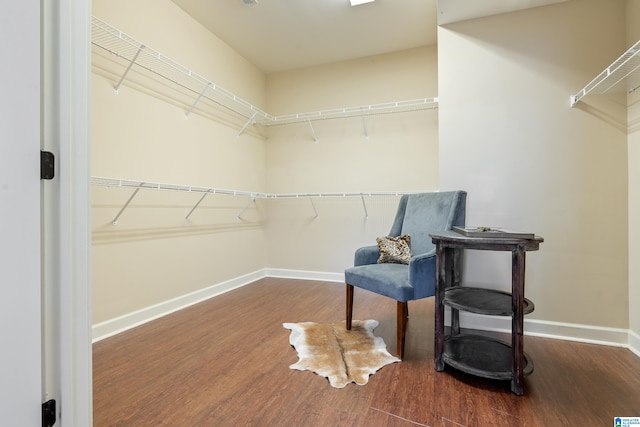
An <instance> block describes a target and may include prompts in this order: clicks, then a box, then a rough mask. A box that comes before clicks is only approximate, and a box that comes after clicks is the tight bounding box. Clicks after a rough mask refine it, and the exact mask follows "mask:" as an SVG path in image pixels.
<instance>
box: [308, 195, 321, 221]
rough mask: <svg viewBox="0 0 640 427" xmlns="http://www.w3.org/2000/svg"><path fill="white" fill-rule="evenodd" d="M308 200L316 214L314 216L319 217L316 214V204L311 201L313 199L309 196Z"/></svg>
mask: <svg viewBox="0 0 640 427" xmlns="http://www.w3.org/2000/svg"><path fill="white" fill-rule="evenodd" d="M309 201H310V202H311V207H312V208H313V212H315V214H316V218H319V217H320V215H319V214H318V209H316V204H315V203H313V199H312V198H311V197H309Z"/></svg>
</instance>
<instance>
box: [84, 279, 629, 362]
mask: <svg viewBox="0 0 640 427" xmlns="http://www.w3.org/2000/svg"><path fill="white" fill-rule="evenodd" d="M264 277H281V278H287V279H302V280H319V281H327V282H339V283H344V273H326V272H319V271H303V270H287V269H269V268H267V269H263V270H259V271H255V272H253V273H249V274H246V275H244V276H240V277H237V278H235V279H231V280H228V281H226V282H222V283H218V284H216V285H212V286H209V287H208V288H205V289H201V290H198V291H196V292H192V293H189V294H186V295H182V296H180V297H177V298H174V299H171V300H169V301H165V302H162V303H159V304H155V305H153V306H150V307H147V308H143V309H141V310H137V311H134V312H132V313H128V314H125V315H123V316H119V317H116V318H114V319H110V320H107V321H105V322H101V323H98V324H95V325H93V342H97V341H100V340H102V339H104V338H108V337H110V336H112V335H116V334H118V333H120V332H124V331H126V330H128V329H131V328H133V327H136V326H139V325H142V324H144V323H147V322H149V321H151V320H154V319H157V318H159V317H162V316H165V315H167V314H170V313H173V312H175V311H178V310H181V309H183V308H186V307H189V306H190V305H193V304H197V303H199V302H202V301H205V300H207V299H209V298H212V297H215V296H218V295H220V294H223V293H225V292H228V291H230V290H233V289H236V288H239V287H242V286H245V285H248V284H250V283H252V282H255V281H256V280H258V279H262V278H264ZM448 314H449V313H448V310H447V311H446V316H445V322H446V323H447V324H450V323H449V316H448ZM460 325H461V327H463V328H471V329H479V330H484V331H495V332H510V331H511V319H510V318H507V317H496V316H481V315H478V314H473V313H465V312H461V313H460ZM524 333H525V335H529V336H538V337H545V338H553V339H560V340H567V341H579V342H585V343H592V344H601V345H608V346H615V347H626V348H629V349H630V350H631V351H632V352H633V353H635V354H636V355H638V356H639V357H640V335H639V334H637V333H636V332H633V331H631V330H628V329H619V328H605V327H600V326H591V325H580V324H573V323H562V322H552V321H546V320H536V319H526V318H525V320H524Z"/></svg>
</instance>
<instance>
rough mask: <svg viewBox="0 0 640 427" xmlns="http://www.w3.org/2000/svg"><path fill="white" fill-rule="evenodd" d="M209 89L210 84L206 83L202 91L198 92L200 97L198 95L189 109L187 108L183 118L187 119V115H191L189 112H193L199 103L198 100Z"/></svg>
mask: <svg viewBox="0 0 640 427" xmlns="http://www.w3.org/2000/svg"><path fill="white" fill-rule="evenodd" d="M210 87H211V83H207V84H206V85H205V87H203V88H202V91H200V95H198V97H197V98H196V99H195V101H193V104H191V107H189V109H188V110H187V112H186V113H184V117H185V118H187V119H188V118H189V114H191V112H192V111H193V109H194V108H195V107H196V104H197V103H198V102H199V101H200V98H202V97H203V96H204V93H205V92H206V91H207V89H209V88H210Z"/></svg>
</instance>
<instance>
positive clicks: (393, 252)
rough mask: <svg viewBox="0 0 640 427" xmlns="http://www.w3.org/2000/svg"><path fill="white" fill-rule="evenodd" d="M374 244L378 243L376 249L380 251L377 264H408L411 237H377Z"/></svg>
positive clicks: (406, 235)
mask: <svg viewBox="0 0 640 427" xmlns="http://www.w3.org/2000/svg"><path fill="white" fill-rule="evenodd" d="M376 242H378V249H380V258H378V264H382V263H395V264H409V261H410V260H411V237H410V236H409V235H408V234H403V235H402V236H398V237H390V236H386V237H378V238H377V239H376Z"/></svg>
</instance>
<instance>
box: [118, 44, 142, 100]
mask: <svg viewBox="0 0 640 427" xmlns="http://www.w3.org/2000/svg"><path fill="white" fill-rule="evenodd" d="M144 47H145V46H144V45H140V47H139V48H138V51H137V52H136V54H135V55H134V56H133V59H132V60H131V62H129V65H128V66H127V69H126V70H124V74H123V75H122V77H120V80H119V81H118V84H116V86H115V87H114V92H115V93H116V94H117V93H118V89H120V85H121V84H122V82H123V81H124V79H125V77H127V74H129V70H131V67H133V64H135V63H136V60H137V59H138V55H140V52H142V49H144Z"/></svg>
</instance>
